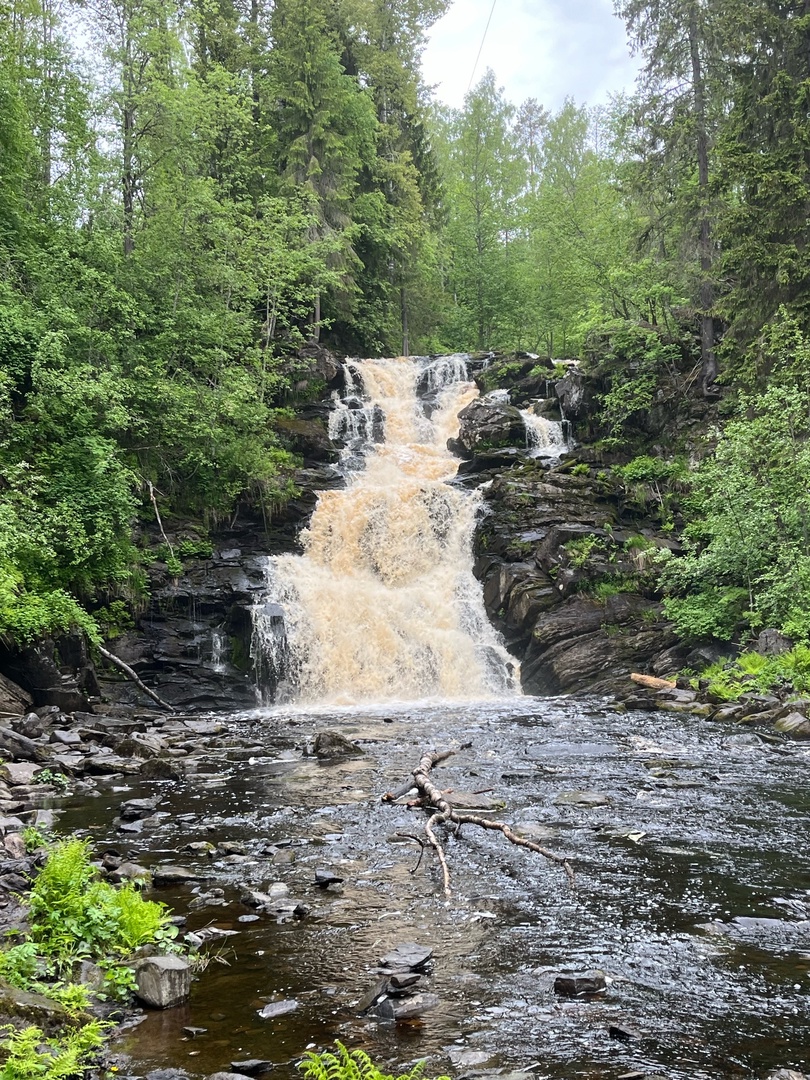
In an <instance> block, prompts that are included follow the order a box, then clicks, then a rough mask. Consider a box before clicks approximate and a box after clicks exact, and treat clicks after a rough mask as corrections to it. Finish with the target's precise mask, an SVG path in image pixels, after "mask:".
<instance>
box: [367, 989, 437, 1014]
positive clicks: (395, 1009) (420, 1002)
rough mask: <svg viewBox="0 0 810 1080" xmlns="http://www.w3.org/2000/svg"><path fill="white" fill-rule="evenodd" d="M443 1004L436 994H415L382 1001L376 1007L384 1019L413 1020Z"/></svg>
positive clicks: (377, 1012) (376, 1010)
mask: <svg viewBox="0 0 810 1080" xmlns="http://www.w3.org/2000/svg"><path fill="white" fill-rule="evenodd" d="M440 1004H441V1002H440V1000H439V998H438V997H437V995H436V994H414V996H413V997H408V998H397V999H391V998H386V1000H385V1001H381V1002H380V1004H379V1005H378V1006H377V1008H376V1009H375V1012H376V1014H377V1016H379V1017H380V1018H381V1019H382V1020H413V1019H414V1018H415V1017H417V1016H422V1015H423V1014H424V1013H426V1012H430V1010H431V1009H436V1008H438V1006H439V1005H440Z"/></svg>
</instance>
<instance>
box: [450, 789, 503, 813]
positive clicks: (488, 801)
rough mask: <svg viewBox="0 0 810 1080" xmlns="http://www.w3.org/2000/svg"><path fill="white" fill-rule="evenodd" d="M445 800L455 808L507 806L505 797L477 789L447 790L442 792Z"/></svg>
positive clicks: (474, 808) (497, 808) (473, 808)
mask: <svg viewBox="0 0 810 1080" xmlns="http://www.w3.org/2000/svg"><path fill="white" fill-rule="evenodd" d="M442 794H443V795H444V798H445V800H446V801H447V802H448V803H449V804H450V805H451V806H452V807H453V809H454V810H481V811H487V810H490V811H492V810H503V809H504V807H505V806H506V801H505V800H504V799H499V798H498V796H497V795H486V794H479V793H478V792H475V791H446V792H442Z"/></svg>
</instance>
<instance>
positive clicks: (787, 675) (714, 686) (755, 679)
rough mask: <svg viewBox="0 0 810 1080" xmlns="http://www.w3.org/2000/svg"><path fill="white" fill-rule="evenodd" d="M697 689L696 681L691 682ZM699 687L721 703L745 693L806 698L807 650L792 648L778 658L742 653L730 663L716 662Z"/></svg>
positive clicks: (808, 679) (809, 682)
mask: <svg viewBox="0 0 810 1080" xmlns="http://www.w3.org/2000/svg"><path fill="white" fill-rule="evenodd" d="M694 681H695V685H697V682H698V679H695V680H694ZM699 681H700V682H701V684H702V685H703V686H704V687H705V688H706V689H707V691H708V692H709V693H710V694H713V695H714V696H715V697H717V698H719V699H721V700H723V701H736V700H737V699H738V698H739V697H740V696H741V695H742V694H747V693H759V694H769V693H774V692H776V693H781V694H785V695H788V696H790V695H793V696H803V695H805V694H810V646H807V645H796V646H795V647H794V648H793V649H791V650H790V651H789V652H785V653H782V654H781V656H763V655H762V653H757V652H745V653H742V654H741V655H740V656H738V657H737V658H736V659H734V660H719V661H718V662H717V663H716V664H712V665H711V666H710V667H708V668H706V670H705V671H703V672H702V673H701V675H700V680H699Z"/></svg>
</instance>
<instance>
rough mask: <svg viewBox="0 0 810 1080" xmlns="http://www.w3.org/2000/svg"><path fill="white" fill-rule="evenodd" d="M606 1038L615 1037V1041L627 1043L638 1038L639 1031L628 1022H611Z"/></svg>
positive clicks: (639, 1035)
mask: <svg viewBox="0 0 810 1080" xmlns="http://www.w3.org/2000/svg"><path fill="white" fill-rule="evenodd" d="M608 1038H610V1039H615V1040H616V1042H623V1043H628V1042H632V1041H633V1040H634V1039H640V1038H641V1033H640V1032H639V1031H638V1029H637V1028H634V1027H631V1026H630V1025H629V1024H611V1025H610V1027H609V1028H608Z"/></svg>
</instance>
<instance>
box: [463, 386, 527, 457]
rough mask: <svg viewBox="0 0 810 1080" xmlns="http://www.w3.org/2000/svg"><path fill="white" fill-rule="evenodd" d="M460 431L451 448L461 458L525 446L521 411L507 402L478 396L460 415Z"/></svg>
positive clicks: (524, 430) (524, 426)
mask: <svg viewBox="0 0 810 1080" xmlns="http://www.w3.org/2000/svg"><path fill="white" fill-rule="evenodd" d="M458 418H459V425H460V426H459V433H458V438H457V439H450V440H449V442H448V444H447V445H448V448H449V449H450V450H452V451H453V452H454V453H458V454H460V455H461V456H462V457H470V456H472V455H473V454H474V453H476V452H478V451H482V450H493V449H497V448H499V447H504V446H517V447H523V448H525V447H526V425H525V424H524V422H523V417H522V416H521V415H520V410H519V409H516V408H515V407H514V405H508V404H507V403H506V402H504V401H492V400H490V399H488V398H476V400H475V401H471V402H470V404H469V405H468V406H467V407H466V408H465V409H462V411H461V412H460V413H459V414H458Z"/></svg>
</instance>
